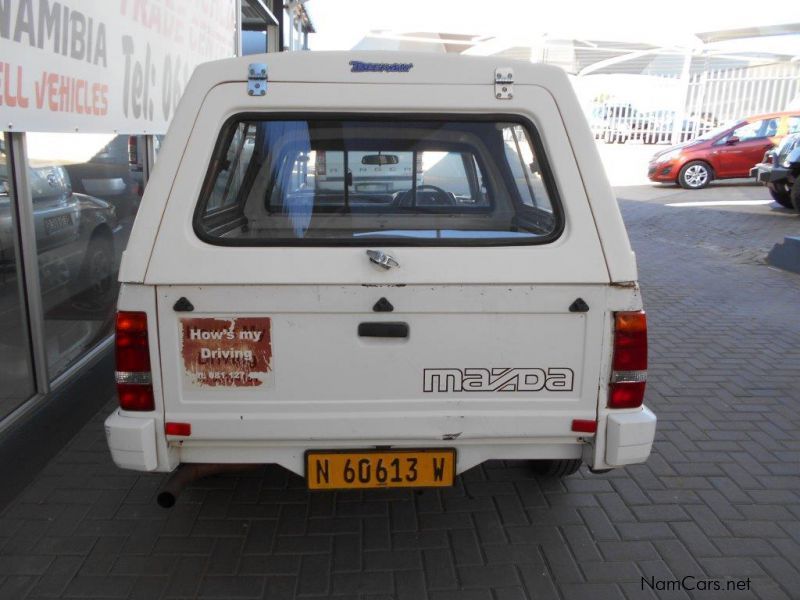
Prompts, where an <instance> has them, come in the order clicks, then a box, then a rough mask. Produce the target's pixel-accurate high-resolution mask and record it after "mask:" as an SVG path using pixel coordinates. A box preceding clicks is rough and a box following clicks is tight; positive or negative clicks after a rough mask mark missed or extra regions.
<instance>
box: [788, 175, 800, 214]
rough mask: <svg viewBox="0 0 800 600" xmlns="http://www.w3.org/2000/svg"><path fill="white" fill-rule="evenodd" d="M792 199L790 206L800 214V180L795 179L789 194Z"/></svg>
mask: <svg viewBox="0 0 800 600" xmlns="http://www.w3.org/2000/svg"><path fill="white" fill-rule="evenodd" d="M789 194H790V197H791V199H792V206H793V207H794V209H795V210H796V211H797V212H799V213H800V179H797V180H796V181H795V182H794V185H793V186H792V189H791V191H790V192H789Z"/></svg>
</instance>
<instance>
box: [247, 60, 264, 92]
mask: <svg viewBox="0 0 800 600" xmlns="http://www.w3.org/2000/svg"><path fill="white" fill-rule="evenodd" d="M266 93H267V65H265V64H264V63H250V64H249V65H248V67H247V94H248V95H250V96H263V95H265V94H266Z"/></svg>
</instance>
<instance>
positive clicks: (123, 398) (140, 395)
mask: <svg viewBox="0 0 800 600" xmlns="http://www.w3.org/2000/svg"><path fill="white" fill-rule="evenodd" d="M116 333H117V335H116V340H115V342H116V363H117V370H116V373H115V377H116V380H117V395H118V397H119V406H120V408H122V409H123V410H137V411H145V410H155V400H154V399H153V381H152V376H151V372H150V350H149V348H148V343H147V315H146V314H145V313H143V312H133V311H119V312H118V313H117V331H116Z"/></svg>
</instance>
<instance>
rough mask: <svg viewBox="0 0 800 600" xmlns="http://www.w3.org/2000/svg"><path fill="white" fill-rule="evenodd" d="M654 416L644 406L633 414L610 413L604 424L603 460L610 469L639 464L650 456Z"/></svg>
mask: <svg viewBox="0 0 800 600" xmlns="http://www.w3.org/2000/svg"><path fill="white" fill-rule="evenodd" d="M655 434H656V416H655V414H653V411H651V410H650V409H649V408H647V407H646V406H643V407H642V410H641V411H639V412H634V413H622V414H616V413H611V414H609V415H608V420H607V422H606V452H605V460H606V463H608V464H609V465H610V466H612V467H622V466H625V465H631V464H636V463H641V462H644V461H646V460H647V457H648V456H650V451H651V450H652V448H653V439H654V438H655Z"/></svg>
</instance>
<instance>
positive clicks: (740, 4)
mask: <svg viewBox="0 0 800 600" xmlns="http://www.w3.org/2000/svg"><path fill="white" fill-rule="evenodd" d="M754 6H755V3H754V2H753V0H728V1H726V0H670V1H669V2H666V1H663V0H662V1H659V2H653V1H652V0H651V1H649V2H648V1H644V2H643V1H641V0H640V1H638V2H637V1H632V0H599V1H593V2H588V1H586V0H560V1H559V0H545V1H542V0H506V1H503V0H308V1H307V7H308V10H309V12H310V13H311V16H312V18H313V19H314V25H315V27H316V29H317V31H318V33H316V34H314V35H311V36H310V38H309V45H310V46H311V49H312V50H349V49H350V48H352V47H353V46H354V45H355V44H356V43H358V41H359V40H361V39H362V38H363V37H364V35H365V34H366V33H367V32H369V31H371V30H391V31H395V32H437V31H438V32H447V33H467V34H476V35H492V36H494V35H503V36H510V37H511V38H513V39H520V40H526V39H531V38H536V37H538V36H540V35H541V34H542V33H547V34H548V35H550V36H551V37H562V38H567V39H573V38H577V39H595V40H598V39H604V38H605V39H613V40H616V41H637V42H642V41H646V42H649V43H655V44H659V45H674V44H676V43H681V42H686V43H691V41H692V40H691V37H692V36H691V34H693V33H698V32H704V31H716V30H719V29H732V28H739V27H753V26H757V25H770V24H775V23H797V22H800V3H798V2H785V3H781V6H782V7H783V8H782V9H781V10H775V11H771V10H770V11H761V10H754ZM798 53H800V49H798Z"/></svg>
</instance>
